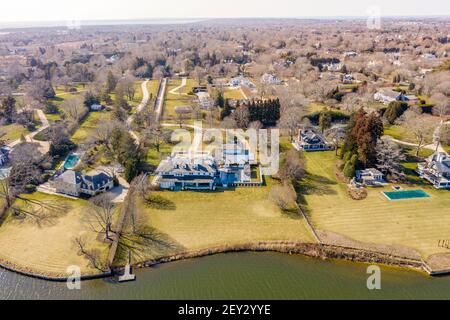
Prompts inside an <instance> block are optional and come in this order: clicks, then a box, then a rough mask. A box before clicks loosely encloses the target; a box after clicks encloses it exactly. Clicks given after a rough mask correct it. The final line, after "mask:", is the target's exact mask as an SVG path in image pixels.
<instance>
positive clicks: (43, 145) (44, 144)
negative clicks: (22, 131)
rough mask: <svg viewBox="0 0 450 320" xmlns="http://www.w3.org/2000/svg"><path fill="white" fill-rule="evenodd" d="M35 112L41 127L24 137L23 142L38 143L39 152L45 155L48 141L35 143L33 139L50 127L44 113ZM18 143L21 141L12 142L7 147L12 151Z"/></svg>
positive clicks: (38, 110)
mask: <svg viewBox="0 0 450 320" xmlns="http://www.w3.org/2000/svg"><path fill="white" fill-rule="evenodd" d="M35 111H36V113H37V115H38V117H39V120H40V121H41V123H42V126H41V127H40V128H39V129H38V130H36V131H33V132H31V133H29V134H27V135H26V136H25V141H27V142H32V143H38V144H39V145H40V146H41V147H40V149H41V151H42V152H43V153H47V152H48V150H49V149H50V143H49V142H48V141H37V140H34V137H35V136H36V135H37V134H39V133H41V132H42V131H44V130H45V129H47V128H48V127H49V126H50V124H49V122H48V120H47V117H46V116H45V114H44V112H43V111H42V110H40V109H36V110H35ZM20 143H21V140H20V139H17V140H16V141H13V142H11V143H9V144H8V147H10V148H11V149H12V148H14V147H15V146H17V145H18V144H20Z"/></svg>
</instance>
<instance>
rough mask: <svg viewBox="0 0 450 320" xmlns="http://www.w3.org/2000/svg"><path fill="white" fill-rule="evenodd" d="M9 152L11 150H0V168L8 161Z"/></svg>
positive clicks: (5, 148) (3, 148)
mask: <svg viewBox="0 0 450 320" xmlns="http://www.w3.org/2000/svg"><path fill="white" fill-rule="evenodd" d="M10 152H11V148H9V147H2V148H0V166H4V165H5V164H7V163H8V161H9V153H10Z"/></svg>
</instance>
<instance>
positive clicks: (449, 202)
mask: <svg viewBox="0 0 450 320" xmlns="http://www.w3.org/2000/svg"><path fill="white" fill-rule="evenodd" d="M305 157H306V159H307V172H308V176H307V179H306V181H305V182H303V183H302V186H301V188H300V197H301V202H302V204H303V205H304V206H305V208H306V210H307V212H308V214H309V216H310V217H311V220H312V223H313V225H314V226H315V227H316V228H317V229H319V230H322V231H327V232H332V233H335V234H339V235H342V236H344V237H347V238H350V239H353V240H356V241H360V242H364V243H367V244H375V245H378V247H379V246H380V245H381V246H382V245H391V246H395V247H398V248H399V249H403V248H412V249H414V250H415V251H417V252H418V253H420V255H421V256H422V257H423V258H424V259H427V258H428V257H429V256H430V255H432V254H436V253H445V252H448V250H447V249H443V248H439V247H438V241H439V240H442V239H447V238H448V235H449V234H450V214H449V211H448V208H450V192H448V191H442V190H435V189H434V188H432V187H431V186H430V185H428V184H427V183H425V182H424V181H423V180H421V179H420V178H419V177H417V176H416V175H415V173H414V171H413V170H414V169H415V168H416V164H413V163H406V164H404V166H405V168H406V169H409V170H408V171H407V174H408V178H409V179H410V181H411V182H412V183H416V184H411V185H402V188H404V189H406V190H413V189H422V190H424V191H425V192H427V193H428V194H429V195H430V196H431V197H430V198H429V199H415V200H402V201H389V200H387V199H386V197H385V196H384V195H383V194H382V192H383V191H392V186H388V187H384V188H371V189H369V190H368V197H367V199H365V200H361V201H355V200H351V199H350V198H349V196H348V195H347V186H346V185H345V184H344V183H338V181H337V179H336V176H335V173H334V170H335V165H336V157H335V155H334V152H318V153H306V154H305ZM330 238H333V236H331V237H330ZM334 238H335V239H337V238H339V237H337V238H336V237H334ZM341 240H342V239H341ZM406 251H408V252H409V251H411V250H406ZM406 251H404V250H400V251H399V252H406Z"/></svg>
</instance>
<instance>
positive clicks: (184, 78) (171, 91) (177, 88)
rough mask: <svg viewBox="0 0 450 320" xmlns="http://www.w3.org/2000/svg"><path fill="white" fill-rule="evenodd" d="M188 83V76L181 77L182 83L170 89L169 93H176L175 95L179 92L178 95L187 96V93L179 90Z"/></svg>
mask: <svg viewBox="0 0 450 320" xmlns="http://www.w3.org/2000/svg"><path fill="white" fill-rule="evenodd" d="M186 84H187V78H186V77H183V78H181V85H180V86H178V87H176V88H173V89H172V90H170V91H169V93H170V94H175V95H176V94H178V95H183V96H187V95H188V94H187V93H182V92H178V91H179V90H180V89H182V88H184V87H186Z"/></svg>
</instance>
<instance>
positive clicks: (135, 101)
mask: <svg viewBox="0 0 450 320" xmlns="http://www.w3.org/2000/svg"><path fill="white" fill-rule="evenodd" d="M134 87H135V89H136V92H135V94H134V98H133V100H131V101H128V104H129V105H130V106H132V107H137V106H138V105H139V104H140V103H141V102H142V96H143V94H144V93H143V92H142V81H136V82H135V84H134Z"/></svg>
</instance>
